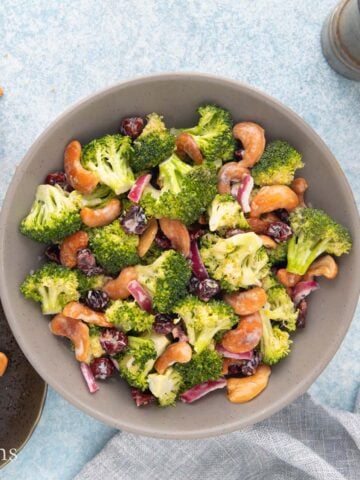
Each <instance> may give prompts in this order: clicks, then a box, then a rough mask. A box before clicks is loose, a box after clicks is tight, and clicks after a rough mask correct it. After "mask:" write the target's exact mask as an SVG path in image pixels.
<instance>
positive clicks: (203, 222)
mask: <svg viewBox="0 0 360 480" xmlns="http://www.w3.org/2000/svg"><path fill="white" fill-rule="evenodd" d="M197 221H198V223H200V225H207V223H208V221H207V219H206V216H205V215H200V217H199V218H198V220H197Z"/></svg>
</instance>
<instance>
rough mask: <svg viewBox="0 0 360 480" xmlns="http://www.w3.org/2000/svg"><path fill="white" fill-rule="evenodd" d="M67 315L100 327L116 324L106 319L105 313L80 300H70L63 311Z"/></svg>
mask: <svg viewBox="0 0 360 480" xmlns="http://www.w3.org/2000/svg"><path fill="white" fill-rule="evenodd" d="M62 313H63V315H65V317H70V318H75V319H76V320H82V321H84V322H86V323H91V324H93V325H98V326H99V327H113V326H114V325H113V324H112V323H110V322H108V321H107V320H106V316H105V313H101V312H95V311H94V310H91V308H89V307H87V306H86V305H83V304H82V303H79V302H70V303H68V304H67V305H66V307H65V308H64V309H63V311H62Z"/></svg>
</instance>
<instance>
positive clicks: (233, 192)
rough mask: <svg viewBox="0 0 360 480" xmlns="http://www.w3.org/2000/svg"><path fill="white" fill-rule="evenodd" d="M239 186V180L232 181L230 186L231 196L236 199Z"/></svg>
mask: <svg viewBox="0 0 360 480" xmlns="http://www.w3.org/2000/svg"><path fill="white" fill-rule="evenodd" d="M239 188H240V182H237V183H233V184H232V186H231V190H230V193H231V196H232V197H234V198H235V199H237V196H238V193H239Z"/></svg>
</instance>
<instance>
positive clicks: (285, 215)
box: [274, 208, 289, 224]
mask: <svg viewBox="0 0 360 480" xmlns="http://www.w3.org/2000/svg"><path fill="white" fill-rule="evenodd" d="M274 213H275V215H276V216H277V217H279V218H280V220H281V221H282V222H284V223H287V224H289V212H288V211H287V210H286V209H285V208H279V209H278V210H275V212H274Z"/></svg>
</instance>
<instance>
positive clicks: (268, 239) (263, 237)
mask: <svg viewBox="0 0 360 480" xmlns="http://www.w3.org/2000/svg"><path fill="white" fill-rule="evenodd" d="M259 237H260V238H261V240H262V242H263V245H264V247H266V248H276V247H277V244H276V242H274V240H273V239H272V238H271V237H269V236H268V235H259Z"/></svg>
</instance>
